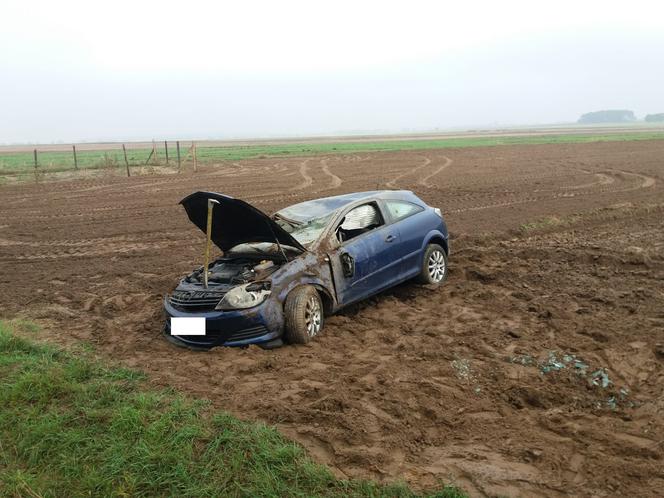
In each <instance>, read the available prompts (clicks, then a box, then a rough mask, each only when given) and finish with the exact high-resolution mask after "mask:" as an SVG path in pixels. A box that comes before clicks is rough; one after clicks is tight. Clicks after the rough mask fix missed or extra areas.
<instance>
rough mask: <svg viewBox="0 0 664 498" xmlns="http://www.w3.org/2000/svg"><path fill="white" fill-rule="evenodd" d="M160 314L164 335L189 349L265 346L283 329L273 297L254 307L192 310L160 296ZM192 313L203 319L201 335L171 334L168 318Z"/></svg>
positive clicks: (279, 313) (280, 310) (281, 315)
mask: <svg viewBox="0 0 664 498" xmlns="http://www.w3.org/2000/svg"><path fill="white" fill-rule="evenodd" d="M164 314H165V321H164V322H165V323H164V328H163V333H164V335H165V336H166V337H167V338H168V339H169V340H170V341H171V342H174V343H175V344H178V345H180V346H186V347H190V348H200V349H207V348H211V347H214V346H248V345H249V344H258V345H267V344H268V343H272V342H274V341H275V340H278V339H279V338H280V337H281V335H282V332H283V328H284V315H283V308H282V306H281V303H279V302H278V301H277V300H276V298H274V297H273V296H270V297H269V298H268V299H266V300H265V302H263V303H261V304H260V305H258V306H256V307H254V308H248V309H244V310H232V311H216V310H214V311H205V312H196V313H193V312H188V311H182V310H179V309H177V308H175V307H174V306H173V305H172V304H171V303H170V302H169V301H168V298H164ZM194 316H196V317H204V318H205V335H204V336H202V335H197V336H194V335H191V336H176V335H171V317H194Z"/></svg>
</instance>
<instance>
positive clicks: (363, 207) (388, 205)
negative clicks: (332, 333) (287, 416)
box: [164, 190, 450, 348]
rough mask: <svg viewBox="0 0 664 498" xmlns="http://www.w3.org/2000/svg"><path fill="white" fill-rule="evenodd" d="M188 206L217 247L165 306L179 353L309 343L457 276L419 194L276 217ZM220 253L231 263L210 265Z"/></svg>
mask: <svg viewBox="0 0 664 498" xmlns="http://www.w3.org/2000/svg"><path fill="white" fill-rule="evenodd" d="M180 203H181V204H182V205H183V207H184V209H185V211H186V213H187V216H188V217H189V219H190V220H191V221H192V223H194V224H195V225H196V226H197V227H198V228H200V229H201V231H203V232H204V233H205V234H206V236H207V246H206V260H205V264H204V265H203V266H202V267H200V268H198V269H196V270H195V271H194V272H192V273H191V274H189V275H188V276H186V277H185V278H183V279H182V280H181V281H180V282H179V284H178V285H177V287H176V288H175V290H174V291H173V292H172V293H171V294H170V295H167V296H166V297H165V298H164V310H165V315H166V320H165V325H164V334H165V335H166V337H167V338H169V339H170V340H171V341H173V342H175V343H176V344H179V345H183V346H188V347H191V348H210V347H214V346H246V345H249V344H258V345H260V346H263V347H265V348H272V347H277V346H281V345H282V344H283V343H284V342H286V343H291V344H292V343H297V344H304V343H307V342H309V341H310V340H312V339H313V338H314V337H316V335H318V334H319V333H320V332H321V330H322V328H323V324H324V321H325V317H326V316H328V315H329V314H331V313H334V312H336V311H337V310H339V309H341V308H343V307H344V306H348V305H349V304H352V303H355V302H357V301H360V300H362V299H366V298H367V297H369V296H371V295H373V294H376V293H378V292H381V291H383V290H385V289H388V288H390V287H393V286H395V285H397V284H399V283H401V282H404V281H406V280H409V279H417V280H418V281H419V282H421V283H423V284H430V285H440V284H442V283H443V282H444V281H445V278H446V277H447V271H448V270H447V269H448V265H447V261H448V255H449V251H450V246H449V238H448V233H447V227H446V226H445V221H444V220H443V216H442V213H441V211H440V210H439V209H437V208H433V207H429V206H427V204H425V203H424V202H423V201H422V200H421V199H419V198H418V197H417V196H416V195H415V194H413V193H412V192H409V191H405V190H398V191H395V190H382V191H374V192H357V193H353V194H346V195H338V196H334V197H326V198H323V199H316V200H311V201H306V202H302V203H300V204H295V205H293V206H290V207H287V208H285V209H282V210H281V211H278V212H277V213H275V214H273V215H272V216H268V215H266V214H265V213H263V212H262V211H260V210H258V209H256V208H255V207H253V206H251V205H250V204H247V203H246V202H244V201H241V200H239V199H234V198H232V197H229V196H226V195H222V194H218V193H213V192H195V193H193V194H191V195H189V196H187V197H186V198H184V199H183V200H182V201H181V202H180ZM211 244H215V245H216V246H217V247H218V248H219V249H220V250H221V253H222V256H221V257H219V258H217V259H215V260H214V261H211V262H210V261H209V260H208V258H209V250H210V245H211Z"/></svg>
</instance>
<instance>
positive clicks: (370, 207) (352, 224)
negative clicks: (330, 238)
mask: <svg viewBox="0 0 664 498" xmlns="http://www.w3.org/2000/svg"><path fill="white" fill-rule="evenodd" d="M383 224H384V223H383V218H382V216H381V215H380V211H378V207H377V206H376V205H375V204H374V203H370V204H363V205H361V206H357V207H356V208H353V209H351V210H350V211H348V213H346V216H344V218H343V220H341V223H339V226H338V227H337V239H339V242H345V241H347V240H350V239H352V238H355V237H357V236H358V235H362V234H364V233H367V232H370V231H371V230H374V229H375V228H378V227H379V226H382V225H383Z"/></svg>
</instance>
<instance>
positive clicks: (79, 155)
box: [0, 141, 198, 181]
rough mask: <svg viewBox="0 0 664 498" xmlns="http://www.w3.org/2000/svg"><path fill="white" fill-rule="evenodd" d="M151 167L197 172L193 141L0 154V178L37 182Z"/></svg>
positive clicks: (136, 171) (138, 171)
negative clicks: (82, 173)
mask: <svg viewBox="0 0 664 498" xmlns="http://www.w3.org/2000/svg"><path fill="white" fill-rule="evenodd" d="M88 147H89V146H88ZM154 168H162V169H163V168H169V169H172V170H174V171H175V172H181V171H184V170H193V171H197V170H198V158H197V151H196V142H180V141H174V142H168V141H164V142H159V143H157V142H152V146H151V147H144V146H143V147H136V146H130V147H127V146H126V145H125V144H117V145H113V146H111V145H109V146H108V148H106V146H104V148H103V149H102V148H94V149H90V148H86V149H83V150H81V149H80V146H79V148H77V146H76V145H72V146H71V149H70V150H52V149H51V150H49V149H46V150H41V151H40V150H39V148H35V149H33V150H32V151H20V152H4V153H2V154H0V176H2V177H5V178H7V177H15V178H16V179H17V180H25V179H26V177H34V179H35V181H39V180H41V179H43V178H44V177H45V176H46V175H49V174H58V173H60V174H67V173H75V172H77V171H94V170H98V171H99V170H101V171H106V172H110V173H114V174H122V175H126V176H131V175H132V174H145V173H146V171H147V172H151V171H153V170H154Z"/></svg>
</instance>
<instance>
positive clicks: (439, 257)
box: [418, 244, 447, 285]
mask: <svg viewBox="0 0 664 498" xmlns="http://www.w3.org/2000/svg"><path fill="white" fill-rule="evenodd" d="M446 278H447V253H446V252H445V249H443V248H442V247H441V246H439V245H438V244H429V245H428V246H427V248H426V249H425V250H424V258H423V260H422V271H421V273H420V275H419V277H418V281H419V282H420V283H422V284H430V285H440V284H442V283H443V282H444V281H445V279H446Z"/></svg>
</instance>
